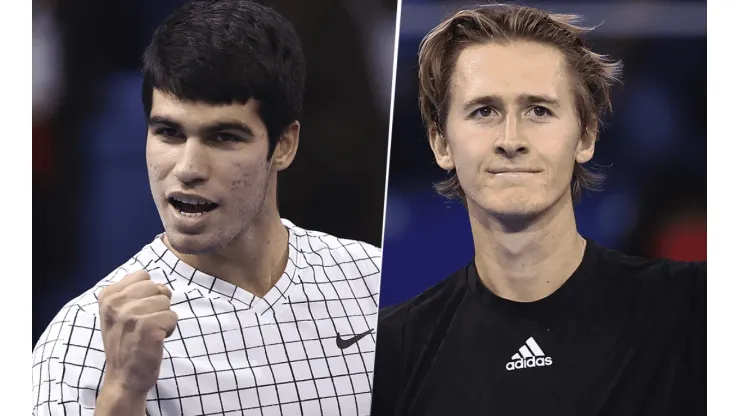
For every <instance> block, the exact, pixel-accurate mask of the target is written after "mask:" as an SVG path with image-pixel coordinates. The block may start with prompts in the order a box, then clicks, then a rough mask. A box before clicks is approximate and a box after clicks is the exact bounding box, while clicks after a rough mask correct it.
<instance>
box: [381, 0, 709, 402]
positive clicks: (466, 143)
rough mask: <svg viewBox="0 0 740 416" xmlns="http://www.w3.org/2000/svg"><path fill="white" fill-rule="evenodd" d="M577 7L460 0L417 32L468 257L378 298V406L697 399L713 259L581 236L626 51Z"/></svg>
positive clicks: (427, 102)
mask: <svg viewBox="0 0 740 416" xmlns="http://www.w3.org/2000/svg"><path fill="white" fill-rule="evenodd" d="M576 23H577V16H570V15H556V14H550V13H548V12H546V11H542V10H538V9H534V8H528V7H521V6H510V5H488V6H480V7H476V8H472V9H468V10H462V11H460V12H458V13H456V14H454V15H453V16H451V17H449V18H447V19H445V20H444V21H443V22H441V23H440V24H439V25H438V26H437V27H435V28H434V29H433V30H432V31H431V32H429V33H428V34H427V36H426V37H425V38H424V40H423V41H422V44H421V47H420V56H419V83H420V93H419V102H420V107H421V113H422V117H423V120H424V123H425V125H426V127H427V132H428V137H429V144H430V146H431V148H432V151H433V152H434V155H435V158H436V161H437V164H438V165H439V166H440V167H441V168H442V169H444V170H446V171H448V172H449V174H450V176H449V179H448V180H446V181H444V182H442V183H440V184H437V189H438V191H439V192H440V193H441V194H443V195H446V196H449V197H454V198H459V199H460V200H462V201H463V203H464V204H465V206H466V207H467V210H468V213H469V217H470V225H471V229H472V235H473V240H474V245H475V258H474V260H473V261H472V262H471V263H470V264H468V265H466V266H464V267H463V268H461V269H460V270H459V271H457V272H456V273H454V274H453V275H452V276H450V277H449V278H447V279H445V280H443V281H442V282H441V283H439V284H437V285H435V286H434V287H432V288H430V289H428V290H426V291H425V292H423V293H422V294H420V295H418V296H416V297H415V298H413V299H411V300H409V301H407V302H405V303H402V304H400V305H397V306H394V307H391V308H388V309H387V310H384V311H381V316H380V321H379V333H378V346H377V351H376V364H375V371H376V372H375V381H374V392H373V413H372V414H373V415H452V414H459V415H467V416H475V415H490V414H501V415H579V416H580V415H636V414H649V415H677V414H699V413H703V412H705V410H704V409H705V407H706V405H705V404H706V367H705V365H706V364H705V363H706V263H701V264H695V263H679V262H672V261H667V260H647V259H640V258H634V257H628V256H626V255H623V254H621V253H618V252H615V251H611V250H608V249H606V248H603V247H600V246H599V245H597V244H596V243H595V242H593V241H591V240H588V239H586V238H584V237H582V236H581V235H580V234H579V232H578V229H577V227H576V220H575V214H574V209H573V206H574V203H575V202H576V201H577V199H578V197H579V195H580V193H581V191H582V190H583V189H592V188H594V187H595V186H596V185H598V183H599V182H600V179H601V177H600V176H599V175H598V174H595V173H593V172H590V171H589V170H587V169H586V168H585V167H584V166H583V165H584V164H585V163H587V162H588V161H590V160H591V158H592V156H593V154H594V148H595V143H596V140H597V138H598V131H599V127H600V125H601V116H603V115H604V114H605V113H606V112H608V111H609V110H610V109H611V102H610V89H611V87H612V86H613V85H614V84H615V83H616V82H618V76H619V74H620V69H621V63H620V62H616V61H612V60H610V59H609V58H607V57H606V56H602V55H599V54H596V53H594V52H593V51H591V50H590V48H589V47H588V46H587V45H586V44H585V41H584V38H583V36H584V35H585V34H586V33H588V32H589V31H590V29H588V28H584V27H581V26H578V25H577V24H576Z"/></svg>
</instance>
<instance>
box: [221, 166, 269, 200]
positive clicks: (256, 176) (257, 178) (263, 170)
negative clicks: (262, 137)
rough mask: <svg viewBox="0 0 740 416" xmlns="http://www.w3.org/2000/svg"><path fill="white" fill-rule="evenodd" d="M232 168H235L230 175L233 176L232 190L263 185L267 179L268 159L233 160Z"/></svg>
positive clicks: (237, 190) (236, 190)
mask: <svg viewBox="0 0 740 416" xmlns="http://www.w3.org/2000/svg"><path fill="white" fill-rule="evenodd" d="M231 168H232V169H233V173H232V174H231V175H229V176H230V177H231V178H232V180H231V186H230V191H231V192H239V191H240V190H244V189H251V188H258V187H262V186H264V182H265V181H266V180H267V160H259V159H257V160H251V161H249V162H242V161H238V162H233V163H232V164H231Z"/></svg>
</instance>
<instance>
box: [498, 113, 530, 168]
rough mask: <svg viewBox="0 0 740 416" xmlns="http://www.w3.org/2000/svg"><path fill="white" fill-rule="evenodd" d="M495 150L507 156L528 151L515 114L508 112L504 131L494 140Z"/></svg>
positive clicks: (523, 153) (511, 156)
mask: <svg viewBox="0 0 740 416" xmlns="http://www.w3.org/2000/svg"><path fill="white" fill-rule="evenodd" d="M495 146H496V148H495V152H496V154H498V155H501V156H505V157H507V158H514V157H517V156H519V155H526V154H527V153H529V144H528V143H527V142H526V140H524V137H523V135H522V134H521V132H520V131H519V121H518V120H517V118H516V116H515V115H513V114H510V115H508V116H507V117H506V122H505V123H504V131H503V132H502V134H500V135H499V137H498V139H497V140H496V142H495Z"/></svg>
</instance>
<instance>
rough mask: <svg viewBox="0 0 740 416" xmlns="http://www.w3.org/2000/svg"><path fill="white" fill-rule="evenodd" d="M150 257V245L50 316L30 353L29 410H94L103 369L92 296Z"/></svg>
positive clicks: (146, 262)
mask: <svg viewBox="0 0 740 416" xmlns="http://www.w3.org/2000/svg"><path fill="white" fill-rule="evenodd" d="M155 258H156V255H155V253H154V252H153V251H152V250H151V248H150V245H146V246H144V248H142V250H141V251H140V252H139V253H137V254H136V255H134V256H133V257H132V258H131V259H129V260H128V261H127V262H126V263H124V264H122V265H121V266H119V267H117V268H116V269H115V270H113V271H111V272H110V273H109V274H108V275H107V276H105V277H104V278H103V279H101V280H100V281H99V282H98V283H96V284H95V285H93V287H91V288H90V289H88V290H86V291H85V292H84V293H82V294H80V295H79V296H77V297H76V298H74V299H72V300H70V301H69V302H67V304H65V305H64V306H63V307H62V308H61V309H60V310H59V312H58V313H57V314H56V316H54V318H53V319H52V320H51V322H50V323H49V324H48V325H47V327H46V329H45V330H44V332H43V333H42V334H41V337H40V338H39V339H38V340H37V341H36V344H35V345H34V348H33V367H32V369H33V394H34V396H33V397H34V410H35V411H39V412H43V411H46V410H49V411H50V412H52V411H51V409H53V408H55V407H58V406H64V407H65V408H70V407H69V406H72V407H74V408H75V409H74V410H75V411H78V412H83V411H91V410H92V409H94V408H95V401H96V392H97V390H98V389H99V387H100V385H101V383H102V377H103V368H104V366H105V352H104V349H103V337H102V333H101V331H100V322H99V307H98V295H99V294H100V291H102V290H103V288H105V287H106V286H109V285H112V284H113V283H115V282H117V281H120V280H121V279H122V278H123V277H125V276H126V275H128V274H130V273H132V272H134V271H136V270H141V269H143V268H146V266H148V265H149V264H150V263H151V261H153V259H155ZM62 402H65V403H64V404H63V403H62ZM70 409H71V408H70ZM78 409H79V410H78ZM52 414H53V412H52Z"/></svg>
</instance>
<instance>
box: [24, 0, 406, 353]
mask: <svg viewBox="0 0 740 416" xmlns="http://www.w3.org/2000/svg"><path fill="white" fill-rule="evenodd" d="M260 2H261V3H263V4H267V5H269V6H272V7H274V8H275V9H277V10H278V11H279V12H281V13H282V14H283V15H285V16H286V17H287V18H288V19H289V20H291V21H292V22H293V24H294V25H295V26H296V29H297V31H298V33H299V35H300V37H301V39H302V41H303V47H304V52H305V55H306V60H307V63H308V78H307V84H306V94H305V101H304V109H305V110H304V114H303V119H302V130H301V133H302V134H301V145H300V148H299V151H298V155H297V157H296V160H295V162H294V164H293V165H292V166H291V167H290V168H289V169H288V170H287V171H285V172H284V173H283V174H281V176H280V179H279V187H278V189H279V201H280V210H281V215H282V216H283V217H285V218H288V219H290V220H291V221H293V222H294V223H296V225H298V226H301V227H304V228H309V229H317V230H321V231H324V232H328V233H331V234H334V235H337V236H340V237H344V238H352V239H359V240H363V241H367V242H369V243H372V244H374V245H376V246H379V245H380V243H381V235H382V222H383V204H384V194H385V176H386V159H387V141H388V117H389V104H390V99H391V80H392V73H393V50H394V45H395V42H394V36H395V20H396V2H395V0H314V1H310V2H308V1H304V0H280V1H260ZM182 3H184V1H182V0H157V1H148V0H106V1H96V0H66V1H65V0H56V1H54V0H48V1H43V0H39V1H36V0H34V1H33V237H32V238H33V264H32V267H33V341H34V342H35V341H36V340H37V339H38V337H39V336H40V335H41V332H42V331H43V330H44V328H45V327H46V325H47V324H48V322H49V321H50V320H51V319H52V318H53V316H54V314H55V313H56V312H57V311H58V310H59V309H60V308H61V307H62V306H63V305H64V304H65V303H66V302H68V301H70V300H71V299H72V298H74V297H76V296H77V295H79V294H80V293H82V292H83V291H85V290H87V289H88V288H90V287H91V286H92V285H93V284H94V283H96V282H97V281H99V280H101V279H102V278H103V277H105V276H106V275H107V274H108V273H109V272H111V271H112V270H113V269H115V268H116V267H117V266H119V265H120V264H122V263H123V262H125V261H126V260H127V259H128V258H130V257H131V256H132V255H133V254H135V253H136V252H137V251H138V250H139V249H140V248H141V247H142V246H143V245H145V244H147V243H148V242H150V241H151V239H152V238H153V237H154V235H156V234H158V233H160V232H162V226H161V223H160V220H159V216H158V214H157V211H156V208H155V206H154V203H153V202H152V200H151V194H150V191H149V185H148V181H147V173H146V165H145V157H144V146H145V139H146V125H145V119H144V113H143V109H142V105H141V102H140V88H141V78H140V76H139V65H140V62H141V61H140V58H141V55H142V53H143V51H144V48H145V47H146V45H147V43H148V41H149V39H150V37H151V35H152V33H153V32H154V29H155V28H156V26H157V25H158V24H159V23H160V22H161V21H162V20H163V19H164V18H165V17H166V16H167V15H168V14H169V13H170V12H171V11H172V10H173V9H174V8H175V7H177V6H178V5H180V4H182Z"/></svg>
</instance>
